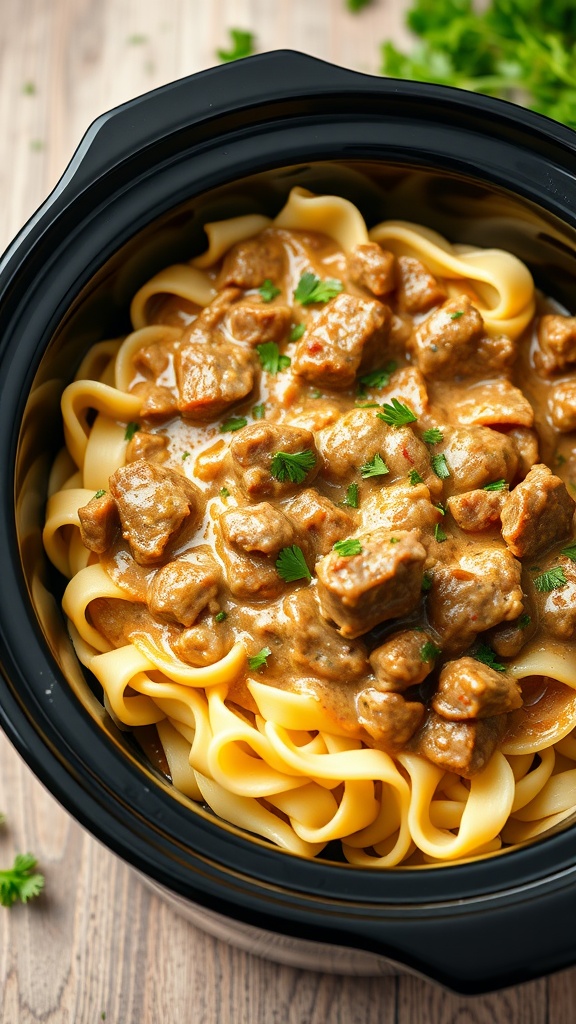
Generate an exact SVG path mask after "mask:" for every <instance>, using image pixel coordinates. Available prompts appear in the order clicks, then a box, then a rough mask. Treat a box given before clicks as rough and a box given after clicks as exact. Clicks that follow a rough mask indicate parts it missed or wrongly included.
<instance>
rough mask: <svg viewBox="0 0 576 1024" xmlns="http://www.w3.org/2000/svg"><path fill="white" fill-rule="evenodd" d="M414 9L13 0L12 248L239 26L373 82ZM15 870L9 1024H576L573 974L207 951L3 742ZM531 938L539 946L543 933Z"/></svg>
mask: <svg viewBox="0 0 576 1024" xmlns="http://www.w3.org/2000/svg"><path fill="white" fill-rule="evenodd" d="M406 6H407V5H406V2H405V0H403V2H397V0H375V2H374V3H373V4H372V6H371V7H370V8H368V9H367V10H366V11H364V12H363V13H362V14H360V15H356V16H354V15H351V14H349V13H348V12H347V10H346V9H345V3H344V0H162V2H161V3H158V2H154V0H1V3H0V12H1V17H0V129H1V136H0V137H1V139H2V145H1V148H0V185H1V189H0V195H1V202H0V248H3V247H4V245H6V244H7V243H8V242H9V240H10V238H11V237H12V236H13V235H14V234H15V233H16V231H17V230H18V229H19V228H20V227H21V225H22V224H23V223H24V221H25V220H26V218H27V217H28V216H29V215H30V214H31V213H32V212H33V211H34V210H35V208H36V207H37V206H38V205H39V203H40V202H41V201H42V200H43V198H44V197H45V196H46V195H47V193H48V192H49V191H50V189H51V188H52V187H53V186H54V184H55V183H56V181H57V180H58V178H59V176H60V174H61V173H62V171H63V169H64V167H65V166H66V164H67V162H68V160H69V159H70V157H71V155H72V153H73V151H74V148H75V147H76V145H77V143H78V142H79V140H80V138H81V136H82V134H83V133H84V131H85V129H86V128H87V127H88V125H89V124H90V122H91V121H92V120H93V118H95V117H96V116H97V115H98V114H99V113H101V112H102V111H104V110H106V109H108V108H110V107H113V106H115V105H116V104H118V103H122V102H123V101H125V100H128V99H130V98H131V97H133V96H136V95H138V94H139V93H143V92H146V91H147V90H148V89H152V88H155V87H156V86H159V85H162V84H163V83H165V82H168V81H170V80H171V79H174V78H179V77H182V76H183V75H187V74H190V73H192V72H194V71H199V70H201V69H202V68H206V67H209V66H211V65H212V64H214V63H215V62H216V56H215V51H216V49H217V47H223V46H225V45H226V43H227V29H228V28H230V27H240V28H249V29H252V30H253V31H254V32H255V34H256V36H257V41H258V48H259V49H260V50H267V49H274V48H278V47H280V46H282V47H290V48H294V49H301V50H304V51H307V52H309V53H312V54H315V55H317V56H319V57H323V58H325V59H327V60H331V61H334V62H336V63H340V64H343V65H346V66H349V67H352V68H357V69H360V70H364V71H369V72H376V71H377V70H378V63H379V48H378V41H379V40H382V39H384V38H386V37H388V38H394V39H395V40H397V41H400V42H402V41H404V42H405V41H407V38H408V37H407V33H406V30H405V29H404V27H403V11H404V10H405V8H406ZM0 808H2V809H3V810H4V811H5V812H6V813H7V816H8V821H7V824H6V826H4V828H3V830H2V833H1V834H0V863H1V864H6V865H8V864H9V863H11V860H12V856H13V854H14V852H15V851H16V850H28V849H30V850H33V851H34V852H35V853H36V855H37V856H38V858H39V860H40V863H41V865H42V869H43V871H44V873H45V875H46V890H45V894H43V895H42V897H41V898H40V899H38V900H37V901H36V902H35V903H33V904H30V905H28V906H27V907H24V906H15V907H14V908H13V909H12V910H10V911H8V910H2V909H0V1021H2V1022H3V1024H31V1022H40V1021H41V1022H42V1024H97V1022H99V1021H102V1020H106V1021H107V1022H108V1024H188V1022H193V1024H216V1022H218V1024H272V1022H274V1024H419V1022H433V1024H494V1022H498V1024H505V1022H506V1024H507V1022H512V1021H517V1022H519V1024H545V1022H546V1024H548V1022H549V1024H572V1022H573V1021H574V1020H575V1019H576V1011H575V1010H574V1009H573V1003H574V999H575V997H576V968H575V969H574V970H571V971H566V972H564V973H562V974H559V975H556V976H555V977H552V978H549V979H545V980H541V981H537V982H533V983H531V984H528V985H524V986H522V987H520V988H515V989H508V990H507V991H505V992H502V993H500V994H498V995H491V996H486V997H478V998H471V999H464V998H459V997H457V996H453V995H449V994H446V993H445V992H442V991H441V990H439V989H437V988H434V987H432V986H430V985H428V984H426V983H424V982H421V981H418V980H416V979H413V978H400V979H394V978H393V979H360V980H357V979H354V978H343V977H330V976H326V975H320V974H313V973H307V972H303V971H296V970H292V969H289V968H282V967H277V966H275V965H274V964H270V963H267V962H265V961H263V960H259V959H256V958H255V957H251V956H249V955H246V954H244V953H240V952H238V951H236V950H234V949H232V948H230V947H228V946H227V945H225V944H223V943H220V942H218V941H216V940H213V939H211V938H208V937H207V936H206V935H204V934H203V933H202V932H199V931H197V930H196V929H195V928H193V927H192V926H191V925H189V924H187V923H186V922H185V921H184V920H182V919H181V918H180V917H178V916H177V914H175V913H174V911H173V910H172V909H169V908H168V907H166V906H165V905H164V904H163V903H162V902H161V901H160V900H159V899H157V898H156V897H155V896H153V895H152V894H151V893H150V892H149V891H148V890H147V888H146V887H145V886H144V885H143V884H142V883H141V882H140V880H139V879H138V878H137V877H136V876H135V875H134V874H133V873H132V871H131V870H130V869H129V868H128V867H126V866H125V865H124V864H123V863H121V862H120V861H119V860H118V859H117V858H116V857H115V856H113V855H112V854H111V853H109V852H108V851H107V850H106V849H104V848H103V847H101V846H100V845H99V844H98V843H97V842H96V841H95V840H94V839H92V838H91V837H90V836H89V835H87V834H86V833H85V832H84V831H83V830H82V829H81V828H80V827H79V826H78V825H77V824H76V823H75V822H74V821H72V819H71V818H70V817H69V816H68V814H66V813H65V812H64V811H63V810H62V809H61V808H60V807H59V806H58V804H57V803H56V802H55V801H54V800H53V799H52V797H51V796H49V795H48V794H47V793H46V792H45V790H44V789H43V788H42V786H41V785H40V784H39V783H38V782H37V781H36V779H35V778H34V777H33V776H32V774H31V773H30V771H29V770H28V768H27V767H26V766H25V765H24V764H23V763H22V762H21V760H20V758H19V757H18V755H17V754H16V753H15V752H14V751H13V750H12V748H11V747H10V745H9V744H8V742H7V741H6V739H5V738H3V737H1V738H0ZM534 941H535V942H537V941H538V937H537V936H534Z"/></svg>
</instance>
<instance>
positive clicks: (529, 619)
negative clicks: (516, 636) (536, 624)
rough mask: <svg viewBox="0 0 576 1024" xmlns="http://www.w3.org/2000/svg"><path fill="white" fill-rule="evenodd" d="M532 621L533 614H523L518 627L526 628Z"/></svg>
mask: <svg viewBox="0 0 576 1024" xmlns="http://www.w3.org/2000/svg"><path fill="white" fill-rule="evenodd" d="M531 622H532V616H531V615H521V616H520V618H519V619H518V622H517V623H516V625H517V626H518V629H526V627H527V626H529V625H530V623H531Z"/></svg>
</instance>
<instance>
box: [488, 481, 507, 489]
mask: <svg viewBox="0 0 576 1024" xmlns="http://www.w3.org/2000/svg"><path fill="white" fill-rule="evenodd" d="M505 487H508V484H507V482H506V480H493V481H492V483H491V484H484V486H483V487H482V490H483V491H503V490H504V488H505Z"/></svg>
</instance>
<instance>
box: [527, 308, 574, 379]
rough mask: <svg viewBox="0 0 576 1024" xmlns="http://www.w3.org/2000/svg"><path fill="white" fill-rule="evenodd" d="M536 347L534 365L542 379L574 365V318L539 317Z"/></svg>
mask: <svg viewBox="0 0 576 1024" xmlns="http://www.w3.org/2000/svg"><path fill="white" fill-rule="evenodd" d="M538 345H539V347H538V349H537V350H536V352H535V353H534V363H535V365H536V369H537V370H538V372H539V373H541V374H542V376H544V377H551V376H552V375H553V374H554V373H557V372H561V371H563V370H566V369H568V367H569V366H571V365H572V364H573V363H576V316H560V315H559V314H556V313H549V314H547V315H546V316H543V317H541V318H540V323H539V324H538Z"/></svg>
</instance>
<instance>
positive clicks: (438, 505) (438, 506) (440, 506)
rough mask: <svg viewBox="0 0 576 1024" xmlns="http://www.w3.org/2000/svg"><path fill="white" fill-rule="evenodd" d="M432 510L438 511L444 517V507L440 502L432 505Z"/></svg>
mask: <svg viewBox="0 0 576 1024" xmlns="http://www.w3.org/2000/svg"><path fill="white" fill-rule="evenodd" d="M434 508H437V509H438V511H439V513H440V515H441V516H445V515H446V509H445V507H444V505H443V504H442V502H441V501H439V502H438V504H437V505H434Z"/></svg>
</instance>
